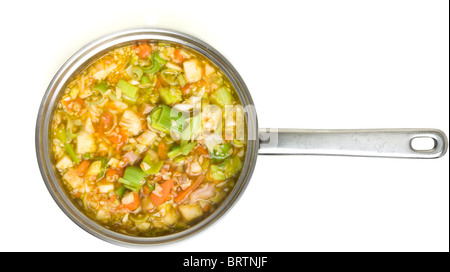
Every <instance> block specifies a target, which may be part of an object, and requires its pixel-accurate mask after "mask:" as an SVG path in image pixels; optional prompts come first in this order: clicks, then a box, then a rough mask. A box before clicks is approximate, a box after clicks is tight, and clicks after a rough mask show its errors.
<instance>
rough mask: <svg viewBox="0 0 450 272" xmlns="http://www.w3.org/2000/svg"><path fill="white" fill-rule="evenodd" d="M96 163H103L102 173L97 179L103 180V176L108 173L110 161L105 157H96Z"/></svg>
mask: <svg viewBox="0 0 450 272" xmlns="http://www.w3.org/2000/svg"><path fill="white" fill-rule="evenodd" d="M85 155H86V154H85ZM94 161H101V162H102V168H101V170H100V173H99V174H98V175H97V179H101V178H103V176H104V175H105V173H106V167H107V166H108V160H107V159H106V158H105V157H96V158H95V159H94Z"/></svg>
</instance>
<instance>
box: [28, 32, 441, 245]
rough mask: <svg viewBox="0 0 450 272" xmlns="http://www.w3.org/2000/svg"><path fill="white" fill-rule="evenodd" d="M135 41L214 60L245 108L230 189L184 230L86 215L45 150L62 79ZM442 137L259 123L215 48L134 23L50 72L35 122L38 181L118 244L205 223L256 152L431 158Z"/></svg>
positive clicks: (156, 240) (234, 195)
mask: <svg viewBox="0 0 450 272" xmlns="http://www.w3.org/2000/svg"><path fill="white" fill-rule="evenodd" d="M138 41H166V42H174V43H178V44H180V45H182V46H185V47H188V48H190V49H192V50H195V51H197V52H199V53H200V54H202V55H204V56H205V57H207V58H208V59H210V60H211V61H212V62H214V63H215V64H216V65H217V66H218V67H219V68H220V69H221V70H222V71H223V73H224V74H225V75H226V76H227V77H228V79H229V80H230V81H231V83H232V84H233V85H234V88H235V89H236V91H237V93H238V95H239V97H240V99H241V102H242V104H243V106H244V108H245V109H246V116H245V118H246V123H247V136H248V143H247V150H246V157H245V162H244V166H243V169H242V173H241V175H240V177H239V179H238V182H237V183H236V185H235V187H234V189H233V190H232V192H231V193H230V194H229V196H228V197H227V198H226V199H225V201H224V202H223V203H222V204H221V205H220V207H219V208H218V209H217V210H216V211H214V212H213V213H212V214H211V215H210V216H209V217H207V218H206V219H204V220H203V221H201V222H200V223H198V224H197V225H195V226H193V227H191V228H189V229H186V230H184V231H181V232H178V233H175V234H170V235H167V236H162V237H135V236H129V235H125V234H121V233H117V232H114V231H111V230H108V229H106V228H104V227H102V226H101V225H100V224H98V223H97V222H95V221H94V220H92V219H90V218H89V217H87V216H86V215H85V214H84V213H83V212H82V211H81V210H80V209H79V208H77V206H76V205H75V204H74V203H73V202H72V200H71V198H70V197H69V195H68V194H67V193H66V192H65V190H64V188H63V186H62V184H61V181H60V179H59V178H58V176H57V171H56V169H55V166H54V165H55V163H54V159H53V156H52V155H51V142H50V129H51V120H52V117H53V114H54V112H55V109H56V106H57V102H58V100H59V99H60V98H61V96H62V94H63V91H64V89H65V88H66V86H67V84H68V83H69V82H70V81H71V80H72V79H73V78H74V77H75V76H76V75H77V73H79V72H80V71H81V70H82V69H84V68H85V67H86V65H88V64H89V63H91V62H92V61H93V60H95V59H97V58H98V57H100V56H102V55H103V54H105V53H106V52H108V51H110V50H112V49H115V48H118V47H122V46H126V45H129V44H134V43H136V42H138ZM416 138H417V139H420V138H429V139H432V142H433V143H434V144H433V146H432V147H431V148H429V149H427V150H416V149H414V148H413V145H412V141H413V139H416ZM447 146H448V142H447V137H446V135H445V134H444V133H443V132H442V131H440V130H437V129H372V130H366V129H362V130H303V129H259V128H258V120H257V116H256V112H255V110H254V107H253V100H252V97H251V95H250V92H249V91H248V89H247V87H246V85H245V83H244V81H243V80H242V78H241V77H240V75H239V73H238V72H237V71H236V70H235V69H234V67H233V66H232V65H231V63H230V62H228V61H227V60H226V59H225V58H224V57H223V56H222V55H221V54H220V53H219V52H218V51H216V50H215V49H214V48H212V47H211V46H210V45H208V44H206V43H205V42H203V41H201V40H199V39H197V38H195V37H192V36H190V35H187V34H184V33H180V32H177V31H172V30H165V29H155V28H140V29H131V30H125V31H120V32H117V33H113V34H110V35H107V36H105V37H102V38H100V39H98V40H95V41H93V42H91V43H89V44H88V45H86V46H85V47H83V48H82V49H80V50H79V51H78V52H77V53H75V54H74V55H73V56H72V57H71V58H70V59H69V60H68V61H67V62H66V63H65V64H64V65H63V66H62V67H61V68H60V69H59V71H58V72H57V73H56V75H55V76H54V78H53V80H52V81H51V82H50V85H49V86H48V89H47V91H46V93H45V95H44V97H43V99H42V103H41V106H40V109H39V113H38V116H37V123H36V153H37V159H38V162H39V167H40V170H41V174H42V177H43V179H44V182H45V184H46V186H47V188H48V190H49V192H50V194H51V195H52V197H53V198H54V200H55V202H56V203H57V204H58V205H59V207H60V208H61V209H62V210H63V211H64V213H66V214H67V216H69V217H70V219H72V220H73V221H74V222H75V223H76V224H78V225H79V226H80V227H81V228H83V229H84V230H86V231H87V232H89V233H91V234H93V235H95V236H96V237H98V238H100V239H103V240H105V241H108V242H111V243H114V244H122V245H149V244H160V243H166V242H171V241H176V240H179V239H182V238H186V237H188V236H190V235H192V234H195V233H197V232H199V231H201V230H202V229H204V228H206V227H208V226H209V225H211V224H212V223H213V222H215V221H216V220H217V219H218V218H220V217H221V216H222V215H223V214H224V213H225V212H227V211H228V210H229V209H230V208H231V206H233V205H234V204H235V203H236V201H237V199H238V198H239V197H240V196H241V195H242V192H243V191H244V189H245V187H246V186H247V184H248V183H249V181H250V178H251V176H252V173H253V170H254V168H255V166H256V158H257V157H258V155H284V154H299V155H303V154H306V155H343V156H367V157H396V158H423V159H432V158H439V157H441V156H443V155H444V154H445V153H446V151H447Z"/></svg>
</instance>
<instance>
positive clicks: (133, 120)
mask: <svg viewBox="0 0 450 272" xmlns="http://www.w3.org/2000/svg"><path fill="white" fill-rule="evenodd" d="M119 125H120V126H121V127H123V128H124V129H125V130H127V131H128V132H130V133H131V136H134V135H137V134H139V132H141V129H142V123H141V120H140V119H139V117H138V116H137V115H136V114H135V113H134V112H133V111H131V110H126V111H124V112H123V115H122V119H121V120H120V123H119Z"/></svg>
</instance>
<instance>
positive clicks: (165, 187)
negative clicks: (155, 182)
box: [150, 179, 174, 206]
mask: <svg viewBox="0 0 450 272" xmlns="http://www.w3.org/2000/svg"><path fill="white" fill-rule="evenodd" d="M160 186H161V192H160V195H161V196H159V195H156V194H155V192H152V193H151V194H150V201H151V202H152V203H153V204H155V205H156V206H159V205H161V204H163V203H164V202H165V201H166V200H167V199H168V198H169V195H170V191H171V190H172V187H173V186H174V182H173V180H171V179H169V180H167V181H165V182H164V183H161V184H160Z"/></svg>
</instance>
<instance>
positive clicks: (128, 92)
mask: <svg viewBox="0 0 450 272" xmlns="http://www.w3.org/2000/svg"><path fill="white" fill-rule="evenodd" d="M117 87H118V88H119V89H121V90H122V94H123V96H124V98H128V99H130V100H131V101H136V99H137V97H138V91H139V88H138V87H136V86H134V85H132V84H131V83H129V82H127V81H125V80H123V79H121V80H119V82H117Z"/></svg>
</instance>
